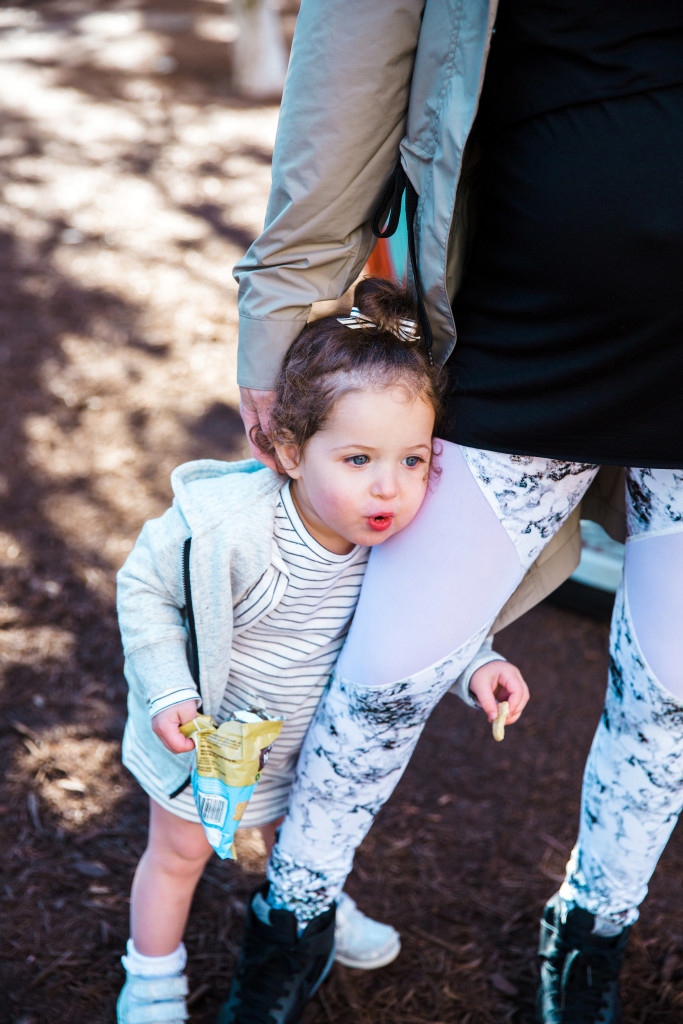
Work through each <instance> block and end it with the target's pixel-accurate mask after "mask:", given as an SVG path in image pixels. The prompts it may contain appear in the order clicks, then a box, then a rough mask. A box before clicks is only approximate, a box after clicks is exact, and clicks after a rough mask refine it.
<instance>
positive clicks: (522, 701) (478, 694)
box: [470, 661, 529, 725]
mask: <svg viewBox="0 0 683 1024" xmlns="http://www.w3.org/2000/svg"><path fill="white" fill-rule="evenodd" d="M470 692H471V693H472V694H473V695H474V697H475V698H476V700H477V702H478V703H479V705H480V707H482V708H483V709H484V711H485V712H486V716H487V718H488V720H489V722H492V721H493V720H494V718H495V717H496V715H497V714H498V702H499V701H503V700H506V701H508V703H509V705H510V713H509V715H508V718H507V723H506V724H507V725H512V723H513V722H516V721H517V719H518V718H519V716H520V715H521V713H522V711H523V710H524V708H525V707H526V705H527V701H528V700H529V687H528V686H527V685H526V683H525V682H524V677H523V676H522V673H521V672H520V671H519V669H518V668H516V667H515V666H514V665H512V664H511V663H510V662H509V661H489V662H487V663H486V665H482V666H481V668H478V669H477V671H476V672H474V673H473V675H472V678H471V680H470Z"/></svg>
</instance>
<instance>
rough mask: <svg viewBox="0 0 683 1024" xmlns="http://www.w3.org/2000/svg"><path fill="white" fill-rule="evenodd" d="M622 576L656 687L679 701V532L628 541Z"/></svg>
mask: <svg viewBox="0 0 683 1024" xmlns="http://www.w3.org/2000/svg"><path fill="white" fill-rule="evenodd" d="M624 571H625V585H626V594H627V598H628V608H629V612H630V618H631V626H632V629H633V632H634V634H635V638H637V642H638V645H639V647H640V650H641V652H642V655H643V657H644V658H645V660H646V662H647V664H648V666H649V667H650V669H651V671H652V673H653V674H654V676H655V677H656V679H657V681H658V682H659V683H660V684H661V685H662V686H663V687H664V688H665V689H666V690H668V691H669V692H670V693H671V694H673V696H675V697H676V698H678V700H683V630H681V621H682V620H683V529H681V530H680V531H676V532H667V533H663V534H662V533H658V534H648V533H645V534H638V535H636V536H633V537H631V538H629V541H628V542H627V545H626V558H625V570H624Z"/></svg>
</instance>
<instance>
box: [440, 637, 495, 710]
mask: <svg viewBox="0 0 683 1024" xmlns="http://www.w3.org/2000/svg"><path fill="white" fill-rule="evenodd" d="M506 660H507V659H506V658H504V657H503V655H502V654H497V653H496V652H495V651H494V650H493V637H492V636H489V637H487V638H486V640H484V642H483V644H482V645H481V647H480V648H479V650H478V651H477V653H476V654H475V656H474V658H473V659H472V661H471V662H470V663H469V665H468V666H467V668H466V669H465V670H464V672H462V673H461V674H460V675H459V676H458V678H457V679H456V681H455V682H454V683H453V685H452V686H451V688H450V691H449V693H454V694H455V695H456V697H460V699H461V700H464V701H465V704H469V705H470V707H472V708H478V707H479V704H478V703H477V701H476V700H475V699H474V697H473V696H472V694H471V693H470V681H471V679H472V676H473V675H474V673H475V672H476V671H477V669H478V668H481V667H482V665H488V663H489V662H490V661H506Z"/></svg>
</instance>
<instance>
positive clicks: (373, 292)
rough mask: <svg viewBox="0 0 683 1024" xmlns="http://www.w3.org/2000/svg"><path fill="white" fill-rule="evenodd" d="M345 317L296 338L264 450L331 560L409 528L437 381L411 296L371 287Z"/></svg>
mask: <svg viewBox="0 0 683 1024" xmlns="http://www.w3.org/2000/svg"><path fill="white" fill-rule="evenodd" d="M354 302H355V306H354V309H353V310H352V313H351V316H348V317H344V316H327V317H324V318H322V319H320V320H315V321H313V322H311V323H309V324H307V325H306V327H304V329H303V330H302V332H301V334H300V335H299V336H298V338H297V339H296V340H295V341H294V343H293V344H292V346H291V347H290V349H289V351H288V352H287V354H286V356H285V359H284V362H283V365H282V369H281V371H280V376H279V378H278V382H277V385H276V398H275V404H274V406H273V409H272V412H271V420H270V423H271V440H270V441H269V440H268V439H265V438H263V436H257V438H256V440H257V442H258V443H259V444H260V446H261V447H262V448H263V450H264V451H270V452H273V451H274V452H275V453H276V455H277V458H278V461H279V463H280V465H281V466H282V467H283V469H284V471H285V472H286V473H287V474H288V475H289V476H290V477H291V478H292V480H293V484H292V494H293V497H294V500H295V503H296V504H297V507H298V509H299V512H300V514H301V515H302V518H303V520H304V523H305V524H306V526H307V527H308V529H309V530H310V532H311V533H312V534H313V536H315V537H317V539H318V540H320V541H321V543H323V544H325V546H327V547H329V548H330V549H331V550H339V551H344V550H349V549H350V547H351V546H352V545H354V544H364V545H374V544H378V543H381V541H383V540H386V539H387V537H389V536H391V535H392V534H394V533H396V532H397V531H398V530H399V529H402V528H403V527H404V526H406V525H407V524H408V522H410V520H411V519H412V518H413V516H414V515H415V513H416V512H417V510H418V508H419V506H420V504H421V503H422V499H423V498H424V494H425V491H426V488H427V483H428V478H429V471H430V468H431V459H432V437H433V432H434V424H435V421H436V419H437V417H438V414H439V412H440V401H441V393H442V388H443V385H442V377H441V374H440V372H439V371H438V370H435V369H434V368H432V367H430V366H429V364H428V361H427V358H426V356H425V354H424V349H423V346H422V343H421V342H420V340H419V337H418V335H417V325H416V319H415V309H414V305H413V302H412V299H411V297H410V295H409V293H408V292H406V291H404V290H403V289H400V288H397V287H396V286H394V285H392V284H391V283H389V282H388V281H382V280H379V279H373V278H369V279H366V280H364V281H361V282H360V284H359V285H358V286H357V287H356V290H355V293H354Z"/></svg>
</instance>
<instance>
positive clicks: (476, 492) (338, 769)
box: [268, 444, 597, 921]
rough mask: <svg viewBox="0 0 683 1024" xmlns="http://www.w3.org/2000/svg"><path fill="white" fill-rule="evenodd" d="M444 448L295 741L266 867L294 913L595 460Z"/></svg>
mask: <svg viewBox="0 0 683 1024" xmlns="http://www.w3.org/2000/svg"><path fill="white" fill-rule="evenodd" d="M440 461H441V467H442V473H441V476H440V478H439V479H438V483H437V485H436V487H435V488H434V489H433V490H432V491H431V492H430V493H429V495H428V497H427V499H426V501H425V504H424V505H423V507H422V509H421V510H420V513H419V515H418V517H417V518H416V519H415V521H414V522H413V523H412V524H411V525H410V526H409V527H408V528H407V529H406V530H405V531H403V532H402V533H401V534H399V535H398V536H397V537H396V538H395V539H394V540H392V541H390V542H388V543H387V544H385V545H382V546H380V547H378V548H376V549H375V550H374V551H373V553H372V555H371V558H370V563H369V566H368V570H367V573H366V577H365V581H364V584H363V589H362V592H361V597H360V600H359V603H358V608H357V610H356V615H355V617H354V621H353V625H352V628H351V631H350V633H349V637H348V640H347V644H346V646H345V648H344V650H343V652H342V654H341V656H340V661H339V664H338V669H337V671H336V672H335V674H334V676H333V679H332V681H331V684H330V688H329V690H328V691H327V693H326V695H325V696H324V697H323V699H322V701H321V703H320V705H319V707H318V711H317V712H316V716H315V718H314V719H313V722H312V724H311V726H310V728H309V730H308V733H307V736H306V740H305V742H304V746H303V748H302V752H301V755H300V758H299V768H298V775H297V781H296V782H295V786H294V788H293V791H292V795H291V797H290V803H289V808H288V812H287V817H286V819H285V822H284V824H283V826H282V829H281V830H280V838H279V840H278V842H277V844H276V846H275V849H274V851H273V856H272V858H271V861H270V864H269V867H268V877H269V880H270V882H271V893H272V897H273V899H274V900H275V901H276V902H277V903H278V904H279V905H281V906H285V907H287V908H288V909H291V910H293V911H294V912H295V913H296V915H297V917H298V918H299V920H301V921H305V920H307V919H309V918H312V917H314V916H317V915H318V914H319V913H321V911H322V910H323V909H325V908H326V907H327V906H329V905H330V904H331V903H332V902H333V901H334V899H335V898H336V897H337V895H338V893H339V891H340V890H341V887H342V885H343V883H344V879H345V877H346V875H347V874H348V872H349V870H350V866H351V861H352V859H353V853H354V851H355V849H356V847H357V845H358V843H359V842H360V841H361V839H362V838H363V836H364V835H365V833H366V832H367V831H368V829H369V828H370V825H371V824H372V820H373V818H374V815H375V814H376V813H377V811H378V810H379V809H380V807H381V806H382V805H383V803H384V802H385V801H386V799H387V798H388V796H389V795H390V794H391V792H392V791H393V789H394V786H395V785H396V783H397V782H398V780H399V778H400V777H401V775H402V773H403V770H404V768H405V766H406V765H407V763H408V760H409V759H410V755H411V753H412V751H413V748H414V746H415V744H416V742H417V740H418V738H419V735H420V732H421V730H422V727H423V726H424V723H425V721H426V720H427V717H428V716H429V713H430V711H431V710H432V708H433V707H434V705H435V704H436V703H437V701H438V700H439V699H440V697H441V696H442V695H443V694H444V693H445V692H446V690H447V689H448V688H449V687H450V686H451V684H452V683H453V681H454V680H455V679H456V678H457V677H458V676H459V675H460V673H461V672H462V671H463V669H464V668H465V667H466V666H467V665H468V664H469V662H470V661H471V660H472V658H473V656H474V655H475V654H476V652H477V651H478V649H479V647H480V645H481V643H482V641H483V640H484V638H485V637H486V634H487V633H488V631H489V629H490V626H491V624H492V623H493V621H494V619H495V617H496V615H497V613H498V611H499V609H500V607H501V605H502V604H503V603H504V602H505V600H506V599H507V597H508V596H509V595H510V594H511V593H512V591H513V590H514V589H515V587H516V586H517V584H518V583H519V581H520V579H521V577H522V575H523V573H524V572H525V570H526V569H527V568H528V567H529V565H530V564H531V563H532V562H533V561H534V560H535V558H536V557H537V555H538V554H539V552H540V551H541V549H542V548H543V546H544V545H545V544H546V543H547V541H548V540H549V539H550V537H551V536H552V535H553V534H554V533H555V532H556V530H557V529H558V528H559V526H560V525H561V524H562V523H563V522H564V521H565V519H566V518H567V517H568V515H569V514H570V513H571V511H572V510H573V509H574V508H575V506H576V504H577V502H578V501H579V499H580V498H581V496H582V495H583V493H584V492H585V490H586V488H587V486H588V484H589V483H590V482H591V480H592V479H593V477H594V475H595V473H596V471H597V468H596V467H595V466H590V465H584V464H577V463H560V462H554V461H550V460H546V459H533V458H527V457H521V456H512V455H500V454H497V453H492V452H481V451H477V450H472V449H461V448H459V447H458V446H455V445H450V444H444V450H443V453H442V456H441V460H440ZM427 666H429V667H427Z"/></svg>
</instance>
